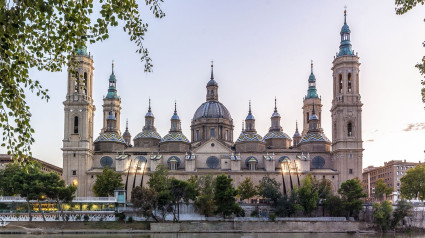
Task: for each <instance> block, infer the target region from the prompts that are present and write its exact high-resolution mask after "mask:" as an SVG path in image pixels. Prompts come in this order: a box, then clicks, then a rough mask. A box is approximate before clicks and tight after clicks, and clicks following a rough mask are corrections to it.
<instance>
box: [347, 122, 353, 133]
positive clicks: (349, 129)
mask: <svg viewBox="0 0 425 238" xmlns="http://www.w3.org/2000/svg"><path fill="white" fill-rule="evenodd" d="M347 135H348V136H352V135H353V125H352V124H351V122H349V123H348V124H347Z"/></svg>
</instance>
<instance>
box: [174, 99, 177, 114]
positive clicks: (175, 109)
mask: <svg viewBox="0 0 425 238" xmlns="http://www.w3.org/2000/svg"><path fill="white" fill-rule="evenodd" d="M174 114H177V101H176V100H174Z"/></svg>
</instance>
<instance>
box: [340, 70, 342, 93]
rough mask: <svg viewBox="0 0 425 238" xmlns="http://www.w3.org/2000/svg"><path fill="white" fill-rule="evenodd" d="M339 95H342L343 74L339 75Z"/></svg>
mask: <svg viewBox="0 0 425 238" xmlns="http://www.w3.org/2000/svg"><path fill="white" fill-rule="evenodd" d="M339 93H342V74H340V75H339Z"/></svg>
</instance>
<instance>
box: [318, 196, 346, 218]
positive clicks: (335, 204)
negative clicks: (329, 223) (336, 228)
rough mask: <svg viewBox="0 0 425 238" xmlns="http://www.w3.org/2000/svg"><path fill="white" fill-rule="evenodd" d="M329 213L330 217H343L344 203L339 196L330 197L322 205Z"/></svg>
mask: <svg viewBox="0 0 425 238" xmlns="http://www.w3.org/2000/svg"><path fill="white" fill-rule="evenodd" d="M323 205H324V206H325V207H326V208H327V209H328V211H329V215H330V216H331V217H341V216H345V212H344V209H345V207H344V202H343V201H342V199H341V198H340V197H339V196H335V195H331V196H329V197H328V199H326V201H325V202H324V204H323Z"/></svg>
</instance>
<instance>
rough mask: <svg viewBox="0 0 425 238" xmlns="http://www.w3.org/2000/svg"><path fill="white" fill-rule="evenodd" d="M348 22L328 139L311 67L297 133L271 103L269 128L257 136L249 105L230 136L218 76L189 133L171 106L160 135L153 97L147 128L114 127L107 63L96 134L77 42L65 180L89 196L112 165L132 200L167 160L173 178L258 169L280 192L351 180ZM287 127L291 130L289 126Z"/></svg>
mask: <svg viewBox="0 0 425 238" xmlns="http://www.w3.org/2000/svg"><path fill="white" fill-rule="evenodd" d="M350 34H351V31H350V28H349V26H348V25H347V22H346V12H344V24H343V26H342V29H341V33H340V37H341V43H340V46H339V52H338V53H337V54H336V55H335V57H334V59H333V62H332V63H333V67H332V72H333V96H332V108H331V117H332V141H331V140H329V139H328V138H327V136H326V135H325V132H324V131H323V129H322V127H321V119H322V118H321V110H322V104H321V97H320V96H319V95H318V92H317V88H316V77H315V75H314V72H313V64H311V73H310V76H309V77H308V80H306V81H307V82H308V89H307V94H306V95H305V97H304V98H303V107H302V113H303V122H302V123H300V124H301V125H300V126H302V130H301V131H299V130H298V125H297V129H296V131H295V133H294V134H293V136H292V137H291V136H289V135H288V134H289V132H285V131H283V129H282V126H281V122H280V119H281V117H280V114H279V112H278V110H277V108H276V102H275V107H274V110H270V114H271V117H270V129H269V131H268V133H267V134H266V135H260V134H259V133H258V132H257V130H256V129H255V128H256V127H255V116H254V114H255V112H254V111H252V110H251V105H250V106H249V110H248V114H247V116H246V119H245V122H244V125H243V126H242V127H243V129H242V131H241V132H240V134H239V133H237V134H236V136H234V124H233V119H232V116H231V113H230V111H229V109H228V108H226V106H225V105H224V104H223V103H222V102H220V100H219V82H217V81H216V80H215V79H214V73H213V65H211V77H210V78H209V79H206V80H205V83H206V100H205V102H203V103H202V104H201V105H200V106H199V108H198V109H197V110H196V111H195V112H194V115H193V118H192V119H191V132H190V135H184V134H183V133H182V128H181V120H189V119H188V118H180V117H179V115H178V110H177V107H176V106H175V108H174V114H173V115H172V117H171V119H170V130H169V132H168V134H166V135H160V134H159V133H158V132H157V130H156V128H155V116H154V110H157V109H156V108H151V104H150V101H149V105H148V109H147V112H146V115H145V125H144V127H143V128H140V131H137V133H134V135H135V136H134V137H132V136H131V133H130V131H129V130H128V126H127V128H126V129H125V130H124V132H122V131H121V129H120V126H119V125H120V119H121V113H120V112H121V98H120V97H119V94H118V91H117V87H116V84H117V78H116V76H115V73H114V69H113V66H112V73H111V75H110V77H109V81H108V82H109V89H108V92H107V94H106V96H105V97H104V99H103V105H102V111H103V127H102V129H101V131H100V133H99V134H96V135H95V134H94V132H93V121H94V111H95V110H96V107H95V106H94V102H93V97H92V93H93V70H94V67H93V58H92V57H91V55H90V54H88V53H87V51H86V49H85V48H83V49H81V50H78V51H77V54H76V56H75V60H76V61H77V62H78V64H77V66H76V67H74V68H72V69H69V70H68V87H67V94H66V100H65V101H64V107H65V126H64V139H63V148H62V151H63V166H64V168H63V178H64V179H65V181H66V183H67V184H71V183H74V184H78V192H77V194H78V196H80V197H88V196H93V192H92V189H91V188H92V186H93V184H94V182H95V180H96V175H97V174H99V173H101V172H102V170H103V168H104V167H106V166H108V167H110V168H112V169H114V170H115V171H116V172H119V173H121V174H122V178H123V183H124V184H125V187H124V189H125V190H126V191H127V197H128V198H130V194H131V190H132V189H133V188H135V187H136V186H146V185H147V181H148V177H147V176H148V175H149V174H150V173H152V172H153V171H155V169H156V168H157V166H158V165H165V166H166V167H168V169H169V172H170V175H171V176H173V177H176V178H178V179H188V178H189V177H190V176H192V175H194V176H201V175H206V174H212V175H218V174H226V175H227V176H228V177H231V178H232V179H233V181H234V185H235V186H237V185H238V184H239V183H240V182H241V181H243V180H244V179H245V178H247V177H250V178H251V180H252V181H253V182H254V183H258V181H259V180H261V178H263V177H264V176H269V177H272V178H275V179H276V180H277V181H279V182H280V183H282V187H281V188H282V191H283V193H289V192H290V190H292V189H294V188H296V187H298V186H299V185H300V181H302V178H303V177H305V176H306V175H307V174H312V175H313V176H314V177H315V178H316V179H319V180H321V179H326V180H328V181H330V182H331V184H332V186H333V189H334V191H336V190H337V189H338V187H339V186H340V184H341V183H342V182H344V181H346V180H347V179H353V178H356V177H358V178H360V177H361V173H362V153H363V146H362V129H361V112H362V105H363V104H362V103H361V101H360V92H359V66H360V63H359V57H358V56H357V54H356V53H354V51H353V50H352V46H351V40H350ZM290 134H292V133H290Z"/></svg>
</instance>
